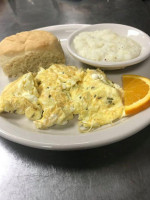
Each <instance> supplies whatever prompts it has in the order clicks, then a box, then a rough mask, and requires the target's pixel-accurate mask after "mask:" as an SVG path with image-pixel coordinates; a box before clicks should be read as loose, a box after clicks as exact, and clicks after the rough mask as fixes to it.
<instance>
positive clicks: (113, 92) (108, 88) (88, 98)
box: [71, 69, 124, 128]
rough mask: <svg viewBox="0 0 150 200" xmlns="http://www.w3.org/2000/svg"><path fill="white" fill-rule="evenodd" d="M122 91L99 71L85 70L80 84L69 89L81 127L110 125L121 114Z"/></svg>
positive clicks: (122, 107)
mask: <svg viewBox="0 0 150 200" xmlns="http://www.w3.org/2000/svg"><path fill="white" fill-rule="evenodd" d="M121 95H122V91H121V88H119V87H118V85H115V84H113V83H112V82H111V81H110V80H108V79H107V78H106V76H105V74H104V73H103V72H102V71H100V70H89V69H88V70H87V71H86V72H85V75H84V78H83V80H82V82H80V83H79V84H78V85H76V86H75V87H74V88H72V89H71V98H72V100H73V105H74V108H75V111H74V113H75V114H78V116H79V120H80V124H81V126H83V127H86V128H88V127H90V128H96V127H99V126H101V125H104V124H108V123H112V122H113V121H114V120H115V119H119V118H121V116H122V114H123V109H124V106H123V103H122V98H121Z"/></svg>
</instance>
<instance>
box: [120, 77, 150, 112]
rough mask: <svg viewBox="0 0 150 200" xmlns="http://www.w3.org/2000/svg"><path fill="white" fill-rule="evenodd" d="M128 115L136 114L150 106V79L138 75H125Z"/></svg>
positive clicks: (124, 85)
mask: <svg viewBox="0 0 150 200" xmlns="http://www.w3.org/2000/svg"><path fill="white" fill-rule="evenodd" d="M122 82H123V90H124V105H125V113H126V115H132V114H136V113H138V112H140V111H142V110H144V109H146V108H148V107H149V106H150V79H148V78H145V77H142V76H138V75H123V76H122Z"/></svg>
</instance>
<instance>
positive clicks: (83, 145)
mask: <svg viewBox="0 0 150 200" xmlns="http://www.w3.org/2000/svg"><path fill="white" fill-rule="evenodd" d="M87 25H89V24H65V25H55V26H47V27H41V28H39V29H51V28H52V29H55V28H60V29H61V28H64V27H66V28H70V29H72V26H76V27H80V26H81V27H82V26H87ZM74 28H75V27H74ZM49 31H51V30H49ZM143 112H144V113H145V116H149V113H150V108H149V109H147V110H145V111H142V113H143ZM142 116H143V115H142V114H141V113H139V114H137V115H136V116H135V117H133V118H132V120H130V131H128V133H127V134H122V133H121V135H118V136H117V137H116V138H114V137H112V138H111V139H110V140H107V138H106V139H105V140H104V141H99V137H100V134H99V132H95V133H94V132H93V133H86V134H81V135H67V136H68V138H69V140H68V142H67V143H64V139H65V138H66V135H62V136H61V135H49V137H50V138H52V139H53V138H55V139H56V140H57V139H58V138H59V139H60V138H61V139H63V140H62V142H61V144H60V142H58V141H55V142H54V143H52V142H51V141H50V142H47V143H42V142H38V141H33V140H29V139H22V137H21V134H20V137H17V136H16V135H14V134H13V133H12V132H11V133H10V131H9V127H7V128H8V129H6V128H3V123H1V124H2V126H0V136H1V137H3V138H5V139H7V140H10V141H12V142H15V143H18V144H21V145H24V146H28V147H33V148H38V149H46V150H81V149H89V148H95V147H100V146H105V145H108V144H112V143H114V142H118V141H121V140H123V139H125V138H128V137H130V136H132V135H134V134H135V133H137V132H138V131H140V130H142V129H143V128H145V127H146V126H148V125H149V124H150V119H149V118H148V119H147V120H146V121H144V123H143V124H142V126H139V124H138V126H137V127H136V128H134V127H132V121H133V122H134V121H135V120H136V118H137V119H138V118H139V119H140V118H141V119H142ZM3 120H5V119H3ZM3 120H2V117H1V116H0V122H3ZM7 123H8V124H9V122H7ZM123 123H126V122H125V121H124V122H121V123H120V124H122V126H123ZM114 127H115V129H116V127H117V125H115V126H113V127H112V126H111V127H110V128H111V129H114ZM119 127H120V126H119ZM10 128H11V126H10ZM17 128H18V127H17ZM108 128H109V127H108ZM107 130H108V129H107V128H106V129H104V131H103V134H105V132H107ZM117 130H119V129H118V128H117ZM22 131H23V132H26V133H27V132H28V131H27V130H24V129H22ZM22 131H20V133H22ZM14 132H15V131H14ZM123 132H126V131H125V130H123ZM41 136H42V134H41ZM97 136H98V137H97ZM81 138H82V140H80V139H81ZM83 138H84V139H83ZM89 138H91V139H92V140H91V141H90V140H89ZM72 140H73V142H71V141H72Z"/></svg>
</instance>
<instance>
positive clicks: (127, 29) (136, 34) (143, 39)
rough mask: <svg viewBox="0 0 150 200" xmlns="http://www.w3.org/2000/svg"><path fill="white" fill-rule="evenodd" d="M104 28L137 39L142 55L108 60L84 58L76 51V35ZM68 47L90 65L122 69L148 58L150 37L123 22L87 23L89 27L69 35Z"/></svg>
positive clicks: (77, 57) (73, 54)
mask: <svg viewBox="0 0 150 200" xmlns="http://www.w3.org/2000/svg"><path fill="white" fill-rule="evenodd" d="M104 29H110V30H112V31H113V32H115V33H118V34H119V35H122V36H126V37H129V38H131V39H133V40H134V41H136V42H137V43H139V44H140V45H141V48H142V49H141V53H140V55H139V56H138V57H136V58H134V59H131V60H128V61H122V62H108V61H93V60H90V59H86V58H83V57H81V56H79V55H78V54H77V53H76V50H75V49H74V45H73V40H74V38H75V36H76V35H78V34H79V33H81V32H87V31H88V32H90V31H96V30H104ZM67 49H68V51H69V52H70V54H71V55H72V56H73V57H75V58H76V59H78V60H80V61H81V62H83V63H86V64H88V65H92V66H94V67H100V68H101V69H104V70H115V69H122V68H125V67H127V66H130V65H134V64H137V63H139V62H142V61H143V60H145V59H146V58H148V57H149V56H150V37H149V36H148V35H147V34H146V33H144V32H143V31H141V30H139V29H137V28H134V27H131V26H126V25H122V24H95V25H87V27H84V28H82V29H79V30H77V31H75V32H74V33H72V34H71V35H70V36H69V38H68V42H67Z"/></svg>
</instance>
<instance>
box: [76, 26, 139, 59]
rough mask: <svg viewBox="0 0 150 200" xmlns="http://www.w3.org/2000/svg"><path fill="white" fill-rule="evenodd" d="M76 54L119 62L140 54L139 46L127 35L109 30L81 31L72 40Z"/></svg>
mask: <svg viewBox="0 0 150 200" xmlns="http://www.w3.org/2000/svg"><path fill="white" fill-rule="evenodd" d="M73 44H74V48H75V50H76V52H77V54H78V55H80V56H82V57H84V58H87V59H90V60H94V61H106V62H120V61H126V60H130V59H133V58H136V57H138V56H139V55H140V52H141V46H140V45H139V44H137V43H136V42H135V41H134V40H132V39H131V38H129V37H124V36H120V35H118V34H117V33H114V32H113V31H111V30H100V31H98V30H97V31H93V32H81V33H79V34H78V35H77V36H76V37H75V38H74V40H73Z"/></svg>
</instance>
